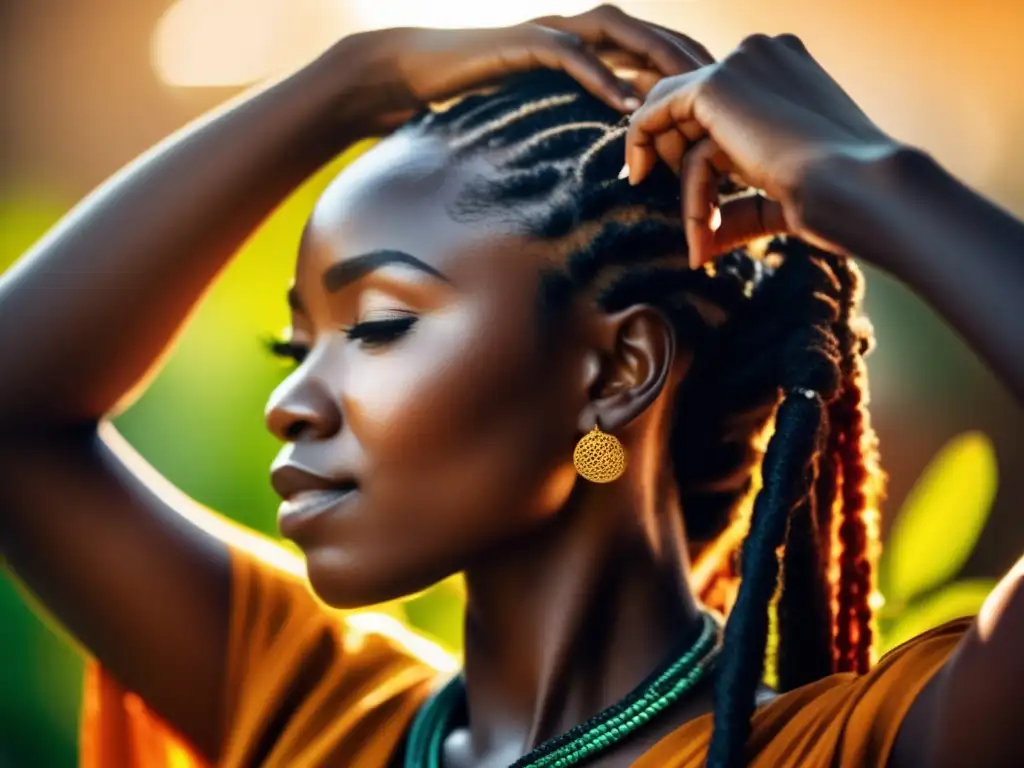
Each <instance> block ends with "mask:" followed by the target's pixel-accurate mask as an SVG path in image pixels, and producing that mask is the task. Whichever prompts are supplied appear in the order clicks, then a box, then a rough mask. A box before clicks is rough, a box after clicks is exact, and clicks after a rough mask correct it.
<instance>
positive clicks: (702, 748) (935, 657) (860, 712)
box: [633, 618, 973, 768]
mask: <svg viewBox="0 0 1024 768" xmlns="http://www.w3.org/2000/svg"><path fill="white" fill-rule="evenodd" d="M972 622H973V619H969V618H965V619H957V620H956V621H952V622H949V623H947V624H944V625H942V626H940V627H937V628H935V629H932V630H930V631H928V632H925V633H924V634H922V635H920V636H918V637H916V638H914V639H913V640H911V641H909V642H907V643H904V644H903V645H901V646H900V647H898V648H896V649H894V650H892V651H890V652H889V653H888V654H886V655H885V656H884V657H882V659H881V660H880V661H879V662H878V664H877V665H875V667H874V668H873V669H872V670H871V671H870V672H868V673H867V674H866V675H861V676H856V675H851V674H841V675H832V676H830V677H827V678H825V679H823V680H819V681H818V682H815V683H811V684H810V685H806V686H804V687H802V688H799V689H797V690H795V691H791V692H789V693H786V694H783V695H781V696H778V697H777V698H775V699H774V700H773V701H772V702H771V703H769V704H767V705H766V706H764V707H761V708H760V709H759V710H758V711H757V712H756V713H755V714H754V717H753V720H752V723H751V729H752V730H751V735H750V739H749V741H748V742H747V766H748V768H866V767H868V766H871V767H873V766H879V768H881V767H883V766H885V765H886V764H887V762H888V760H889V756H890V755H891V753H892V749H893V746H894V744H895V742H896V736H897V734H898V733H899V730H900V726H901V725H902V724H903V720H904V718H906V716H907V712H908V711H909V710H910V707H911V705H912V704H913V703H914V700H915V699H916V698H917V695H918V694H919V693H920V692H921V690H922V689H923V688H924V686H925V685H927V684H928V682H929V681H930V680H931V679H932V677H933V676H934V675H935V674H936V673H937V672H938V671H939V670H940V669H941V668H942V666H943V665H944V664H945V663H946V661H947V660H948V659H949V657H950V656H951V655H952V653H953V651H954V650H955V649H956V647H957V645H958V643H959V642H960V639H961V638H962V637H963V635H964V633H965V632H966V631H967V630H968V628H969V627H970V626H971V624H972ZM711 731H712V718H711V716H710V715H706V716H703V717H699V718H697V719H696V720H692V721H690V722H689V723H686V724H685V725H683V726H682V727H680V728H678V729H676V730H675V731H673V732H672V733H670V734H669V735H668V736H666V737H665V738H663V739H662V740H661V741H659V742H658V743H657V744H656V745H655V746H654V748H653V749H651V750H650V751H648V752H647V753H646V754H645V755H644V756H643V757H642V758H641V759H640V760H639V761H638V762H637V763H635V765H634V767H633V768H702V766H703V765H704V757H705V755H706V752H707V747H708V744H709V742H710V739H711Z"/></svg>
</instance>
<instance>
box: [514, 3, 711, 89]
mask: <svg viewBox="0 0 1024 768" xmlns="http://www.w3.org/2000/svg"><path fill="white" fill-rule="evenodd" d="M533 23H534V24H540V25H542V26H547V27H551V28H552V29H558V30H561V31H563V32H569V33H572V34H575V35H579V37H580V39H582V40H583V41H584V42H586V43H588V44H590V45H594V46H600V45H607V44H609V43H610V44H612V45H616V46H618V47H620V48H623V49H624V50H626V51H629V52H630V53H633V54H635V55H637V56H641V57H643V58H645V59H646V60H647V61H649V62H650V63H651V64H652V65H653V68H654V69H657V70H658V71H659V72H661V73H662V74H663V75H665V76H668V75H676V74H679V73H680V72H689V71H691V70H693V69H695V68H696V67H698V66H700V63H699V61H698V59H697V58H695V57H692V56H690V55H689V53H688V52H687V51H686V49H685V48H684V47H683V46H682V45H680V44H678V43H677V42H675V41H673V40H670V39H669V38H667V37H665V36H664V35H663V34H661V33H659V32H658V31H656V30H655V29H654V28H653V27H651V26H650V25H648V24H647V23H646V22H644V21H641V20H639V19H635V18H633V17H632V16H630V15H628V14H627V13H625V12H624V11H622V10H620V9H619V8H616V7H614V6H610V5H607V6H601V7H598V8H595V9H594V10H592V11H589V12H587V13H582V14H580V15H578V16H569V17H563V16H544V17H541V18H539V19H535V20H534V21H533Z"/></svg>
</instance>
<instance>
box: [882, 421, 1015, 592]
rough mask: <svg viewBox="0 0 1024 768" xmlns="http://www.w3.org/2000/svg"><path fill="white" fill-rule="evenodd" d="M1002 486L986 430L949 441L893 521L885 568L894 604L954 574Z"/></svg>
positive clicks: (885, 585)
mask: <svg viewBox="0 0 1024 768" xmlns="http://www.w3.org/2000/svg"><path fill="white" fill-rule="evenodd" d="M996 485H997V467H996V456H995V450H994V448H993V447H992V443H991V441H990V440H989V439H988V437H986V436H985V435H984V434H983V433H981V432H967V433H964V434H962V435H960V436H959V437H956V438H954V439H953V440H951V441H950V442H949V443H947V444H946V445H945V446H944V447H943V448H942V450H941V451H939V453H938V454H937V455H936V456H935V458H934V459H932V461H931V463H930V464H929V465H928V467H927V468H926V469H925V471H924V473H923V474H922V475H921V477H920V478H919V479H918V481H917V483H916V485H915V486H914V488H913V489H912V490H911V491H910V493H909V495H908V496H907V499H906V502H905V503H904V504H903V509H902V510H901V511H900V514H899V516H898V517H897V519H896V522H895V523H894V525H893V529H892V533H891V534H890V536H889V542H888V545H887V547H886V554H885V556H884V558H883V562H882V568H881V573H882V576H883V579H884V581H883V585H882V587H883V590H882V591H883V593H884V594H885V595H886V598H887V599H888V600H890V601H892V602H894V603H897V604H900V603H903V604H905V603H909V602H910V601H911V600H913V599H914V598H915V597H917V596H918V595H921V594H923V593H924V592H927V591H928V590H930V589H934V588H935V587H937V586H939V585H941V584H942V583H944V582H946V581H948V580H949V579H951V578H953V577H954V576H955V575H956V574H957V573H958V572H959V570H960V569H961V568H962V567H963V564H964V562H965V561H966V560H967V558H968V557H969V556H970V554H971V551H972V550H973V549H974V545H975V543H976V542H977V540H978V536H979V535H980V534H981V531H982V529H983V528H984V527H985V521H986V520H987V519H988V515H989V512H990V511H991V509H992V499H993V498H994V497H995V493H996Z"/></svg>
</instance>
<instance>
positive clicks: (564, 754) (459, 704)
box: [404, 612, 719, 768]
mask: <svg viewBox="0 0 1024 768" xmlns="http://www.w3.org/2000/svg"><path fill="white" fill-rule="evenodd" d="M701 617H702V622H701V628H700V634H699V635H698V636H697V638H696V640H693V641H691V642H689V643H687V646H686V650H685V651H684V652H683V653H682V654H681V655H675V656H673V657H672V658H671V659H669V661H668V662H666V663H665V664H664V665H662V666H661V667H660V668H659V669H657V670H655V671H654V672H653V673H652V674H651V675H650V677H648V678H647V679H646V680H645V681H644V682H642V683H640V685H638V686H637V687H636V688H634V689H633V691H632V692H630V693H629V694H628V695H627V696H626V697H625V698H624V699H622V700H621V701H619V702H618V703H616V704H613V705H612V706H610V707H608V708H607V709H605V710H604V711H602V712H599V713H598V714H596V715H595V716H594V717H592V718H590V719H589V720H587V721H586V722H585V723H581V724H580V725H577V726H576V727H574V728H572V729H570V730H568V731H566V732H565V733H563V734H562V735H561V736H556V737H555V738H553V739H549V740H548V741H545V742H544V743H543V744H540V745H538V746H537V747H536V749H534V750H532V751H531V752H529V753H528V754H526V755H524V756H523V757H521V758H520V759H519V760H517V761H516V762H515V763H514V764H513V765H512V766H511V767H510V768H565V766H570V765H577V764H579V763H583V762H585V761H587V760H590V759H592V758H594V757H596V756H598V755H599V754H601V753H602V752H605V751H606V750H608V749H609V748H610V747H611V746H613V745H614V744H617V743H618V742H620V741H622V740H623V739H625V738H626V737H627V736H629V735H630V734H632V733H633V732H635V731H637V730H638V729H640V728H642V727H643V726H644V725H646V724H647V723H648V722H649V721H650V720H652V719H653V718H654V717H655V716H657V715H658V714H660V713H661V712H663V711H664V710H666V709H668V707H670V706H671V705H672V704H675V703H676V702H677V701H679V700H680V699H682V698H683V697H684V696H685V695H686V694H687V693H689V692H690V691H692V690H693V688H694V687H695V686H696V685H697V683H698V682H700V680H701V679H702V678H703V677H704V675H705V674H706V673H707V672H708V670H709V669H710V668H711V666H712V664H713V663H714V660H715V658H716V656H717V655H718V647H719V646H718V634H719V631H718V629H719V628H718V623H717V622H716V621H715V619H714V618H712V616H711V615H710V614H708V613H706V612H705V613H702V615H701ZM465 705H466V685H465V681H464V680H463V677H462V675H461V674H458V675H456V676H455V677H453V678H452V679H451V680H450V681H449V682H448V683H446V684H445V685H444V686H443V687H442V688H441V689H440V690H439V691H437V693H435V694H434V695H433V696H432V697H431V698H430V699H428V700H427V701H426V702H425V703H424V705H423V706H422V707H420V710H419V712H417V713H416V717H415V719H414V720H413V723H412V727H411V728H410V730H409V740H408V743H407V745H406V750H405V763H404V768H441V755H442V746H443V744H444V738H445V736H447V735H448V733H450V732H451V730H452V728H453V727H454V726H455V721H456V718H457V717H459V716H463V717H464V716H465Z"/></svg>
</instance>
